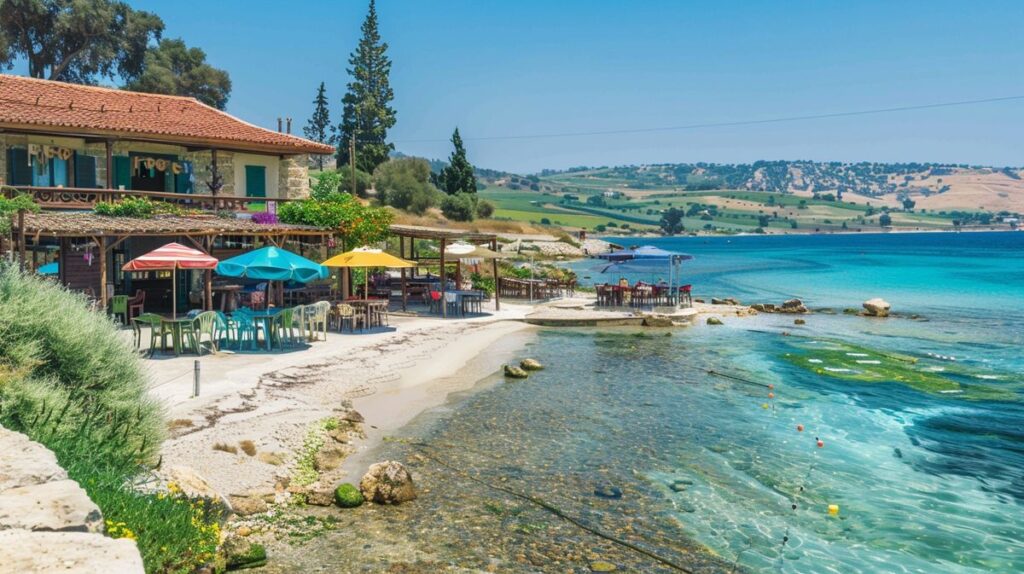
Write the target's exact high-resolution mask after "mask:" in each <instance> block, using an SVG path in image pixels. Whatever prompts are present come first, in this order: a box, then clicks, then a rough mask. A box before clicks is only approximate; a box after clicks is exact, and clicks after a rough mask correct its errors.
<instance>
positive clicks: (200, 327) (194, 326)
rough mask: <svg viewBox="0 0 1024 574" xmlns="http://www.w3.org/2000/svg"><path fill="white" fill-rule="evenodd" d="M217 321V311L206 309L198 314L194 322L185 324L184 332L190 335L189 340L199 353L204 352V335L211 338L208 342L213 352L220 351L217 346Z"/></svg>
mask: <svg viewBox="0 0 1024 574" xmlns="http://www.w3.org/2000/svg"><path fill="white" fill-rule="evenodd" d="M217 321H218V317H217V313H215V312H214V311H206V312H203V313H200V314H198V315H196V318H195V319H193V320H192V323H190V324H188V325H186V326H185V333H184V334H185V335H188V341H189V343H190V344H191V345H192V348H193V349H194V350H195V352H196V353H197V354H198V355H200V356H201V355H202V354H203V335H206V336H207V338H208V339H209V341H208V342H209V344H210V348H211V349H213V352H214V353H219V352H220V350H219V349H218V348H217Z"/></svg>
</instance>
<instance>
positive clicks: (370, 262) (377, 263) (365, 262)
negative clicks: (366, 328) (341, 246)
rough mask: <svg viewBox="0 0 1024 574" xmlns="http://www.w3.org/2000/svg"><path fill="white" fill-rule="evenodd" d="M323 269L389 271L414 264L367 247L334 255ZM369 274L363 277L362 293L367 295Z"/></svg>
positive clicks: (324, 263)
mask: <svg viewBox="0 0 1024 574" xmlns="http://www.w3.org/2000/svg"><path fill="white" fill-rule="evenodd" d="M321 265H323V266H325V267H388V268H391V269H400V268H402V267H416V263H415V262H413V261H406V260H405V259H401V258H398V257H395V256H394V255H391V254H390V253H385V252H384V251H382V250H380V249H371V248H369V247H360V248H358V249H353V250H352V251H347V252H345V253H342V254H340V255H335V256H334V257H331V258H330V259H328V260H327V261H324V262H323V263H321ZM369 275H370V274H369V273H367V274H365V275H364V276H363V279H364V280H365V281H364V285H363V290H364V291H363V292H364V293H366V294H367V295H368V294H369V292H370V291H369V286H370V277H369Z"/></svg>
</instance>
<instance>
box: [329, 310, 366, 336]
mask: <svg viewBox="0 0 1024 574" xmlns="http://www.w3.org/2000/svg"><path fill="white" fill-rule="evenodd" d="M334 314H335V317H336V319H337V321H338V332H339V333H341V332H342V330H344V328H345V321H348V325H349V331H350V332H352V333H355V332H356V324H357V323H360V324H363V323H364V322H363V321H362V320H361V318H360V317H359V316H358V314H357V313H356V310H355V307H353V306H352V305H349V304H347V303H339V304H338V305H336V306H335V307H334Z"/></svg>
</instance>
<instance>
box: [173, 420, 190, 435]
mask: <svg viewBox="0 0 1024 574" xmlns="http://www.w3.org/2000/svg"><path fill="white" fill-rule="evenodd" d="M193 425H194V423H193V422H192V421H191V420H189V419H174V420H173V421H171V422H169V423H167V430H169V431H171V432H174V431H176V430H180V429H186V428H190V427H192V426H193Z"/></svg>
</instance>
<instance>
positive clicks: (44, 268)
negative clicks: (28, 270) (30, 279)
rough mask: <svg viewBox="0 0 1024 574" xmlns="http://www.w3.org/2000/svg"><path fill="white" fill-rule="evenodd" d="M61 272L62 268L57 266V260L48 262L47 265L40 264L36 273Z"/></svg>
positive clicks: (51, 273)
mask: <svg viewBox="0 0 1024 574" xmlns="http://www.w3.org/2000/svg"><path fill="white" fill-rule="evenodd" d="M59 272H60V269H59V268H58V267H57V262H56V261H54V262H53V263H47V264H46V265H40V266H39V268H38V269H36V273H38V274H40V275H56V274H57V273H59Z"/></svg>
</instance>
